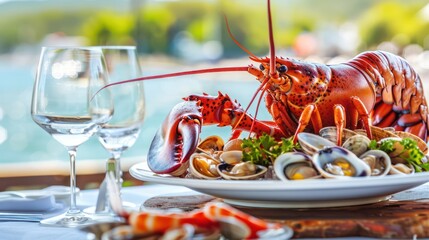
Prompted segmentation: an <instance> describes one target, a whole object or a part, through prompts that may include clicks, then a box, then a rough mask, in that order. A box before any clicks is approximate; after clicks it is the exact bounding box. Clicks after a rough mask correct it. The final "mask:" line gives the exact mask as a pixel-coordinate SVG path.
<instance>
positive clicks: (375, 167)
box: [359, 150, 392, 176]
mask: <svg viewBox="0 0 429 240" xmlns="http://www.w3.org/2000/svg"><path fill="white" fill-rule="evenodd" d="M359 158H360V159H362V160H363V161H364V162H365V163H366V164H368V166H369V167H370V169H371V176H385V175H387V174H388V173H389V171H390V168H391V165H392V163H391V160H390V157H389V155H387V153H385V152H383V151H381V150H370V151H367V152H365V153H364V154H362V155H361V156H359Z"/></svg>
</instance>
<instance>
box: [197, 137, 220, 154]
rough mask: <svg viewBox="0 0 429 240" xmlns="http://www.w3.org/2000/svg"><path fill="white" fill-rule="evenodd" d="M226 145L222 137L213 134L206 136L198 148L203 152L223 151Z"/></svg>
mask: <svg viewBox="0 0 429 240" xmlns="http://www.w3.org/2000/svg"><path fill="white" fill-rule="evenodd" d="M223 146H224V141H223V139H222V138H221V137H219V136H216V135H213V136H209V137H206V138H205V139H203V140H202V141H201V142H200V143H199V144H198V147H197V149H198V150H200V151H203V152H215V151H222V150H223Z"/></svg>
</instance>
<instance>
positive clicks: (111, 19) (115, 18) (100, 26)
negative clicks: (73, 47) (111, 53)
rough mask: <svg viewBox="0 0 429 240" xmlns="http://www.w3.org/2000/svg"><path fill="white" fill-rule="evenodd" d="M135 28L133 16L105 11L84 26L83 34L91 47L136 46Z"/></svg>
mask: <svg viewBox="0 0 429 240" xmlns="http://www.w3.org/2000/svg"><path fill="white" fill-rule="evenodd" d="M133 28H134V19H133V17H132V16H131V15H129V14H119V13H117V12H112V11H103V12H100V13H97V14H96V15H95V16H93V17H92V18H90V19H89V20H88V21H87V22H85V24H83V26H82V33H83V35H84V36H85V37H86V38H87V39H88V41H89V44H90V45H134V44H135V42H134V40H133V38H132V36H131V33H132V31H133Z"/></svg>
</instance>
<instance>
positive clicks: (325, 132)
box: [319, 127, 357, 144]
mask: <svg viewBox="0 0 429 240" xmlns="http://www.w3.org/2000/svg"><path fill="white" fill-rule="evenodd" d="M356 134H357V133H356V132H354V131H352V130H350V129H346V128H345V129H343V137H342V140H341V142H344V141H346V140H347V139H348V138H350V137H351V136H354V135H356ZM319 135H320V136H322V137H323V138H325V139H328V140H329V141H331V142H333V143H335V144H337V127H324V128H322V129H320V131H319Z"/></svg>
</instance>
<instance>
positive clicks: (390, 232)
mask: <svg viewBox="0 0 429 240" xmlns="http://www.w3.org/2000/svg"><path fill="white" fill-rule="evenodd" d="M207 201H221V199H214V198H211V197H207V196H201V195H200V196H198V195H196V196H168V197H162V196H160V197H153V198H150V199H148V200H147V201H145V203H144V204H143V205H144V206H145V207H155V208H170V207H178V208H182V209H184V210H187V211H189V210H192V209H195V208H199V207H201V206H202V205H203V204H204V203H205V202H207ZM236 207H237V206H236ZM237 208H239V209H240V210H242V211H244V212H246V213H248V214H251V215H253V216H255V217H259V218H263V219H266V220H268V221H270V222H278V223H282V224H285V225H287V226H289V227H291V228H292V229H293V230H294V238H324V237H325V238H326V237H358V236H359V237H374V238H403V239H412V238H413V237H416V238H418V239H421V238H429V183H428V184H424V185H421V186H419V187H417V188H413V189H410V190H407V191H404V192H400V193H397V194H395V195H393V196H392V198H390V199H389V200H387V201H383V202H378V203H374V204H367V205H360V206H352V207H335V208H311V209H267V208H249V207H237Z"/></svg>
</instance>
